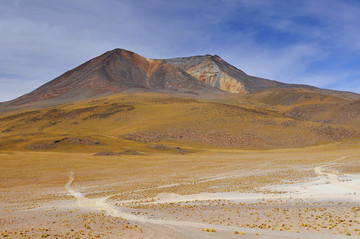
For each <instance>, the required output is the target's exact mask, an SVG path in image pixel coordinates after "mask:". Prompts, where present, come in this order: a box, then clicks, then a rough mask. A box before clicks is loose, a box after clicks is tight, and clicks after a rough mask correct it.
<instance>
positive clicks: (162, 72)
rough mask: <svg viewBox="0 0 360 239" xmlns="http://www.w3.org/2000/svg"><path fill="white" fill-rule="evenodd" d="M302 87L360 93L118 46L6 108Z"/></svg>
mask: <svg viewBox="0 0 360 239" xmlns="http://www.w3.org/2000/svg"><path fill="white" fill-rule="evenodd" d="M291 88H300V89H307V90H314V91H316V92H322V93H326V94H330V95H336V96H341V97H345V98H352V99H359V95H357V94H354V93H349V92H338V91H330V90H323V89H318V88H315V87H312V86H306V85H295V84H285V83H281V82H277V81H271V80H266V79H262V78H258V77H254V76H249V75H247V74H246V73H245V72H243V71H241V70H239V69H237V68H236V67H234V66H232V65H230V64H228V63H227V62H225V61H224V60H223V59H221V58H220V57H219V56H216V55H215V56H211V55H204V56H193V57H182V58H173V59H162V60H161V59H160V60H154V59H147V58H144V57H142V56H140V55H138V54H136V53H134V52H130V51H126V50H123V49H114V50H112V51H108V52H106V53H104V54H103V55H101V56H98V57H96V58H94V59H92V60H90V61H87V62H85V63H84V64H82V65H80V66H78V67H76V68H74V69H72V70H70V71H68V72H66V73H65V74H63V75H61V76H59V77H57V78H56V79H54V80H52V81H50V82H48V83H46V84H44V85H43V86H41V87H39V88H38V89H36V90H34V91H32V92H30V93H28V94H26V95H23V96H21V97H19V98H17V99H14V100H12V101H8V102H4V103H0V111H1V110H4V109H6V108H19V107H20V108H21V107H25V106H26V107H27V106H32V107H36V106H50V105H59V104H62V103H66V102H73V101H76V100H82V99H87V98H94V97H100V96H105V95H110V94H115V93H119V92H133V91H135V92H136V91H152V92H168V93H169V92H172V93H191V94H198V95H201V94H203V93H219V92H224V93H225V92H230V93H252V92H259V91H262V90H267V89H291Z"/></svg>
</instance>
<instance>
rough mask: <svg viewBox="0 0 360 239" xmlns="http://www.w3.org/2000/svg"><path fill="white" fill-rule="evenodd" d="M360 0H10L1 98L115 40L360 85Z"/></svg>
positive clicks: (153, 53) (4, 12)
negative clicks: (209, 55)
mask: <svg viewBox="0 0 360 239" xmlns="http://www.w3.org/2000/svg"><path fill="white" fill-rule="evenodd" d="M359 12H360V1H355V0H353V1H352V0H316V1H314V0H286V1H284V0H256V1H255V0H217V1H215V0H202V1H200V0H181V1H177V0H173V1H168V0H152V1H145V0H62V1H58V0H2V1H1V2H0V101H5V100H10V99H13V98H16V97H18V96H20V95H22V94H25V93H27V92H29V91H31V90H33V89H35V88H37V87H39V86H40V85H42V84H44V83H46V82H48V81H50V80H52V79H54V78H55V77H57V76H59V75H61V74H62V73H64V72H65V71H67V70H70V69H72V68H74V67H76V66H78V65H79V64H81V63H83V62H85V61H87V60H89V59H90V58H93V57H95V56H97V55H100V54H102V53H103V52H105V51H108V50H112V49H114V48H124V49H128V50H131V51H134V52H136V53H139V54H140V55H143V56H145V57H148V58H170V57H178V56H191V55H200V54H217V55H219V56H221V57H222V58H223V59H224V60H226V61H228V62H229V63H230V64H232V65H234V66H236V67H238V68H240V69H241V70H243V71H245V72H246V73H248V74H251V75H255V76H260V77H264V78H267V79H272V80H277V81H282V82H288V83H301V84H310V85H314V86H317V87H322V88H329V89H337V90H347V91H353V92H358V93H360V67H359V66H360V14H359Z"/></svg>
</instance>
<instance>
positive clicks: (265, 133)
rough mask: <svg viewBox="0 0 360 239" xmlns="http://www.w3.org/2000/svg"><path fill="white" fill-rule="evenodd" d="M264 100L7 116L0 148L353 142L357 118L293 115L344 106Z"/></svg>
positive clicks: (117, 104) (89, 104)
mask: <svg viewBox="0 0 360 239" xmlns="http://www.w3.org/2000/svg"><path fill="white" fill-rule="evenodd" d="M300 93H301V95H306V94H305V93H304V92H299V94H300ZM294 94H295V93H294V92H293V93H292V95H294ZM308 94H310V95H311V92H310V93H308ZM266 97H268V96H267V95H266V94H264V93H262V94H251V95H238V94H237V95H233V94H229V95H228V98H226V99H224V98H220V99H219V98H212V99H199V98H197V97H195V96H193V97H190V96H185V95H183V96H179V95H173V94H164V93H127V94H118V95H114V96H109V97H105V98H98V99H95V100H86V101H80V102H77V103H71V104H64V105H59V106H56V107H49V108H41V109H28V110H22V111H17V112H8V113H6V114H3V115H2V116H1V117H0V132H1V141H0V142H1V143H0V148H1V149H26V150H42V151H44V150H46V151H47V150H50V151H54V150H55V151H58V150H60V151H61V150H66V151H69V150H70V151H72V150H75V151H77V150H80V151H82V150H85V151H89V150H90V151H92V152H94V153H96V152H101V151H116V152H120V151H121V152H123V151H126V150H134V151H141V152H148V151H154V150H155V151H160V152H161V150H169V149H175V148H176V147H180V148H183V147H184V148H189V147H191V148H204V147H205V148H206V147H211V148H219V147H220V148H224V147H225V148H241V149H272V148H284V147H303V146H310V145H319V144H326V143H330V142H336V141H343V140H348V139H354V138H357V137H359V136H360V132H359V130H358V127H355V124H354V121H355V122H358V121H359V120H358V118H356V117H358V115H357V116H356V117H354V118H353V120H351V121H348V120H347V118H343V117H342V115H339V117H337V118H336V117H334V118H332V119H333V120H334V121H341V120H342V123H341V124H340V123H339V124H335V123H334V122H325V121H318V120H316V119H313V118H311V119H305V118H302V117H300V116H298V115H294V114H293V113H292V112H294V110H296V109H297V108H299V107H300V108H301V107H311V105H321V104H328V105H332V104H338V105H341V104H342V105H344V106H345V105H347V104H351V103H350V102H352V101H351V100H346V99H342V98H337V97H332V96H326V95H325V96H324V97H325V98H318V97H315V98H314V99H312V98H311V102H313V103H312V104H310V103H309V102H310V100H307V99H303V98H304V97H303V98H301V97H300V98H299V99H297V100H293V101H294V102H292V103H291V105H288V104H286V103H287V102H283V101H281V100H283V99H284V97H280V98H281V100H280V99H279V100H280V101H281V102H275V101H276V99H275V97H273V98H272V99H273V102H272V104H265V103H264V102H263V101H267V102H270V99H268V98H266ZM305 98H306V97H305ZM320 102H322V103H320ZM354 102H356V101H354ZM340 108H341V107H340ZM334 110H337V108H334ZM334 114H335V113H334ZM314 117H315V116H314Z"/></svg>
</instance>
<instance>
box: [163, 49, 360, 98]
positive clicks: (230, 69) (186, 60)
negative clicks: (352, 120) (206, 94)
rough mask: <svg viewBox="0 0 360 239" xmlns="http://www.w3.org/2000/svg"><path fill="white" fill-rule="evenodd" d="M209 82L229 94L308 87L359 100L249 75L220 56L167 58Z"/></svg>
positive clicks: (345, 94) (353, 94)
mask: <svg viewBox="0 0 360 239" xmlns="http://www.w3.org/2000/svg"><path fill="white" fill-rule="evenodd" d="M164 61H166V62H167V63H170V64H172V65H174V66H176V67H179V68H181V69H183V70H184V71H186V72H187V73H189V74H190V75H192V76H194V77H195V78H196V79H198V80H199V81H201V82H204V83H205V84H207V85H210V86H213V87H216V88H219V89H221V90H223V91H227V92H230V93H253V92H259V91H262V90H268V89H306V90H313V91H316V92H320V93H325V94H329V95H334V96H340V97H344V98H348V99H360V95H359V94H355V93H352V92H344V91H336V90H326V89H319V88H316V87H313V86H309V85H300V84H286V83H282V82H278V81H273V80H267V79H263V78H259V77H254V76H250V75H248V74H246V73H245V72H243V71H242V70H239V69H238V68H236V67H234V66H233V65H230V64H229V63H227V62H226V61H224V60H223V59H222V58H220V57H219V56H217V55H213V56H212V55H204V56H192V57H179V58H173V59H164Z"/></svg>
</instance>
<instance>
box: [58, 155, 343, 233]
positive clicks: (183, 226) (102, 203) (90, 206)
mask: <svg viewBox="0 0 360 239" xmlns="http://www.w3.org/2000/svg"><path fill="white" fill-rule="evenodd" d="M344 158H346V157H342V158H339V159H337V160H335V161H339V160H342V159H344ZM335 161H333V162H331V163H335ZM329 165H330V163H329V164H326V165H322V166H319V167H316V168H315V172H316V173H317V174H318V175H319V176H328V177H329V178H330V181H331V182H334V183H336V184H341V185H342V183H341V182H339V181H338V180H337V175H335V176H333V175H334V174H329V173H325V172H324V168H325V167H326V166H329ZM73 181H74V173H73V172H70V175H69V181H68V182H67V183H66V185H65V188H66V190H67V192H68V193H69V194H70V195H72V196H73V197H75V198H76V199H77V202H76V203H77V206H78V207H79V208H84V209H86V210H91V211H105V212H106V213H107V214H108V215H111V216H113V217H119V218H123V219H126V220H129V221H136V222H138V223H143V224H156V225H160V226H162V227H168V228H171V229H172V230H175V231H178V232H179V233H182V232H183V233H184V236H185V234H188V233H190V235H197V236H195V238H208V237H212V236H210V234H206V233H202V232H201V231H200V230H199V229H203V228H213V229H216V230H217V231H228V232H233V231H235V230H237V231H244V232H247V233H253V234H254V233H255V232H260V233H261V238H319V236H320V237H322V236H324V234H317V233H311V234H310V233H295V232H287V231H282V232H278V231H270V230H260V229H251V228H241V227H234V226H221V225H213V224H206V223H197V222H189V221H174V220H168V219H166V220H163V219H151V218H147V217H144V216H141V215H135V214H132V213H128V212H126V211H125V210H124V209H125V208H120V207H116V206H114V205H112V204H111V203H109V202H107V199H109V198H110V197H112V196H114V195H110V196H107V197H101V198H94V199H93V198H91V199H90V198H86V197H85V196H84V195H83V194H82V193H81V192H78V191H76V190H74V189H72V187H71V184H72V182H73ZM169 186H171V185H169ZM342 186H343V185H342ZM160 187H162V186H160ZM165 187H166V186H165ZM188 196H189V197H187V196H184V199H183V200H181V199H180V200H179V199H176V197H175V198H172V199H169V200H159V202H158V203H162V202H164V201H167V202H179V201H185V200H186V201H194V200H217V199H225V200H229V198H227V197H221V196H220V195H218V196H217V197H214V195H211V194H209V195H208V197H206V196H204V195H203V196H202V197H201V198H200V197H194V195H188ZM246 198H247V199H249V197H246ZM255 198H259V197H256V196H254V197H253V198H251V199H255ZM236 199H239V197H237V198H236ZM126 203H127V201H120V204H122V205H126ZM194 229H195V230H194ZM189 230H190V232H189ZM194 233H195V234H194ZM206 235H209V236H206ZM330 238H342V237H341V236H334V235H331V236H330Z"/></svg>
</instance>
